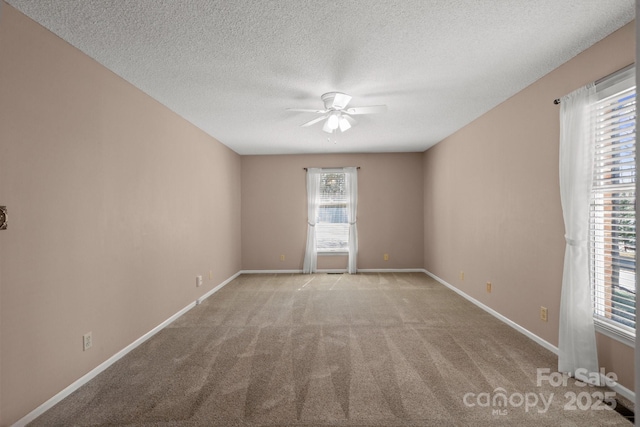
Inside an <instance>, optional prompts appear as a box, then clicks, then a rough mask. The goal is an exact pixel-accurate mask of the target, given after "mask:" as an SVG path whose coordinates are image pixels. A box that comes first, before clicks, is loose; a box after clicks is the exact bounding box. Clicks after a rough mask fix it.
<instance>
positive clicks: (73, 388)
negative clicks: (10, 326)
mask: <svg viewBox="0 0 640 427" xmlns="http://www.w3.org/2000/svg"><path fill="white" fill-rule="evenodd" d="M240 274H241V272H240V271H238V272H237V273H236V274H234V275H233V276H231V277H230V278H228V279H227V280H225V281H224V282H222V283H221V284H219V285H218V286H216V287H215V288H213V289H211V290H210V291H208V292H207V293H206V294H204V295H203V296H201V297H200V298H198V299H197V300H196V301H194V302H192V303H190V304H188V305H187V306H186V307H184V308H183V309H181V310H180V311H178V312H177V313H175V314H173V315H172V316H171V317H169V318H168V319H167V320H165V321H164V322H162V323H160V324H159V325H158V326H156V327H155V328H153V329H152V330H150V331H149V332H147V333H146V334H144V335H143V336H141V337H140V338H138V339H137V340H135V341H134V342H132V343H131V344H129V345H128V346H126V347H125V348H123V349H122V350H120V351H119V352H117V353H116V354H114V355H113V356H111V357H110V358H108V359H107V360H105V361H104V362H102V363H101V364H100V365H98V366H96V367H95V368H93V369H92V370H91V371H89V372H88V373H87V374H85V375H84V376H82V377H80V378H79V379H78V380H76V381H75V382H73V383H72V384H71V385H69V386H68V387H66V388H65V389H63V390H62V391H61V392H59V393H58V394H56V395H55V396H53V397H52V398H51V399H49V400H47V401H46V402H44V403H43V404H42V405H40V406H38V407H37V408H36V409H34V410H33V411H31V412H29V413H28V414H27V415H26V416H24V417H23V418H21V419H20V420H18V421H17V422H15V423H14V424H12V425H11V427H23V426H26V425H27V424H29V423H30V422H32V421H33V420H35V419H36V418H38V417H39V416H40V415H42V414H44V413H45V412H46V411H48V410H49V409H51V408H52V407H54V406H55V405H56V404H58V403H59V402H61V401H62V400H63V399H64V398H66V397H67V396H69V395H70V394H71V393H73V392H74V391H76V390H78V389H79V388H80V387H82V386H83V385H85V384H86V383H88V382H89V381H91V380H92V379H93V378H95V377H96V376H97V375H98V374H100V373H101V372H102V371H104V370H105V369H107V368H108V367H109V366H111V365H113V364H114V363H116V362H117V361H118V360H120V359H122V357H124V356H125V355H126V354H127V353H129V352H130V351H131V350H133V349H135V348H136V347H138V346H139V345H140V344H142V343H144V342H145V341H147V340H148V339H149V338H151V337H152V336H154V335H155V334H157V333H158V332H160V331H161V330H162V329H164V328H165V327H166V326H167V325H169V324H170V323H171V322H173V321H174V320H176V319H177V318H179V317H180V316H182V315H183V314H185V313H186V312H188V311H189V310H191V309H192V308H193V307H195V306H196V305H198V304H200V303H201V302H202V301H204V300H205V299H206V298H208V297H210V296H211V295H213V294H214V293H215V292H217V291H218V290H220V289H221V288H222V287H223V286H224V285H226V284H227V283H229V282H231V281H232V280H233V279H235V278H236V277H238V276H239V275H240Z"/></svg>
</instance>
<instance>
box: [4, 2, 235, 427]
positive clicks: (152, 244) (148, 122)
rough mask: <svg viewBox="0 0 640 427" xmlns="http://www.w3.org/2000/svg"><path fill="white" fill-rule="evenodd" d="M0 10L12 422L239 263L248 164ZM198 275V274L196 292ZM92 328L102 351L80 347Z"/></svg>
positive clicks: (7, 377) (7, 379)
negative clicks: (242, 192)
mask: <svg viewBox="0 0 640 427" xmlns="http://www.w3.org/2000/svg"><path fill="white" fill-rule="evenodd" d="M1 7H2V11H1V17H0V19H1V20H0V58H1V59H0V205H7V206H8V209H9V219H10V222H9V228H8V230H6V231H0V251H1V252H0V272H1V276H0V280H1V282H0V286H1V289H0V295H1V306H0V313H1V315H0V328H1V329H0V337H1V340H0V345H1V347H0V349H1V351H2V353H1V364H0V374H1V379H0V386H1V388H0V393H1V395H0V399H1V404H0V405H1V406H0V425H2V426H6V425H9V424H11V423H13V422H15V421H16V420H18V419H20V418H21V417H23V416H25V415H26V414H27V413H28V412H30V411H31V410H33V409H35V408H36V407H37V406H38V405H40V404H42V403H43V402H44V401H46V400H47V399H49V398H51V397H52V396H54V395H55V394H56V393H58V392H60V391H61V390H62V389H63V388H64V387H66V386H68V385H69V384H71V383H72V382H73V381H75V380H77V379H78V378H79V377H81V376H82V375H83V374H86V373H87V372H89V371H90V370H91V369H93V368H95V367H96V366H97V365H99V364H100V363H102V362H103V361H105V360H106V359H108V358H109V357H110V356H112V355H114V354H115V353H116V352H118V351H119V350H121V349H123V348H124V347H125V346H127V345H128V344H130V343H131V342H133V341H134V340H135V339H137V338H139V337H141V336H142V335H144V334H145V333H146V332H148V331H149V330H151V329H152V328H154V327H155V326H157V325H158V324H160V323H161V322H162V321H164V320H166V319H167V318H169V317H170V316H171V315H173V314H174V313H176V312H177V311H179V310H180V309H182V308H184V307H185V306H187V305H188V304H189V303H190V302H193V301H194V300H195V299H196V298H198V297H199V296H201V295H202V294H204V293H205V292H207V291H208V290H210V289H212V288H213V287H214V286H215V285H217V284H219V283H220V282H222V281H223V280H225V279H227V278H228V277H230V276H232V275H233V274H235V273H236V272H238V271H239V270H240V268H241V265H240V171H241V163H240V156H238V155H237V154H235V153H234V152H232V151H231V150H229V149H228V148H226V147H224V146H223V145H221V144H220V143H218V142H217V141H215V140H213V139H212V138H211V137H209V136H207V135H206V134H204V133H203V132H202V131H200V130H198V129H197V128H195V127H194V126H193V125H191V124H190V123H188V122H186V121H185V120H184V119H182V118H180V117H178V116H177V115H175V114H174V113H172V112H170V111H169V110H167V109H166V108H165V107H163V106H161V105H160V104H159V103H157V102H156V101H154V100H153V99H151V98H150V97H148V96H146V95H145V94H143V93H141V92H140V91H139V90H137V89H135V88H134V87H132V86H131V85H129V84H127V83H125V82H124V81H123V80H121V79H120V78H118V77H117V76H116V75H114V74H113V73H111V72H109V71H107V70H106V69H105V68H103V67H102V66H100V65H99V64H97V63H96V62H94V61H93V60H91V59H89V58H88V57H87V56H85V55H83V54H82V53H80V52H79V51H78V50H76V49H74V48H72V47H70V46H69V45H67V44H66V43H64V42H63V41H62V40H60V39H59V38H58V37H56V36H54V35H52V34H51V33H49V32H48V31H46V30H44V29H43V28H42V27H40V26H38V25H37V24H35V23H34V22H33V21H31V20H29V19H27V18H26V17H24V16H23V15H21V14H20V13H18V12H16V11H15V10H14V9H13V8H11V7H9V6H7V5H6V4H1ZM210 270H212V271H213V279H209V276H208V273H209V271H210ZM197 274H202V275H204V278H205V282H204V285H203V286H202V287H200V288H196V287H195V276H196V275H197ZM89 331H92V332H93V340H94V342H93V348H92V349H90V350H89V351H87V352H83V351H82V346H81V343H82V335H83V334H84V333H86V332H89Z"/></svg>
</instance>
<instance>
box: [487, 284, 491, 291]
mask: <svg viewBox="0 0 640 427" xmlns="http://www.w3.org/2000/svg"><path fill="white" fill-rule="evenodd" d="M487 292H488V293H491V282H487Z"/></svg>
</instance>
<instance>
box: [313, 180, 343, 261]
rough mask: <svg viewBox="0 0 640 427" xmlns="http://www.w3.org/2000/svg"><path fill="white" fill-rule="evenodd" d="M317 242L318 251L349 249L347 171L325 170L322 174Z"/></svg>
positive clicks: (317, 219) (317, 220)
mask: <svg viewBox="0 0 640 427" xmlns="http://www.w3.org/2000/svg"><path fill="white" fill-rule="evenodd" d="M318 198H319V204H318V211H317V212H318V214H317V217H316V242H317V248H318V252H346V251H348V249H349V220H348V215H347V206H348V202H349V195H348V194H347V183H346V173H345V172H323V173H322V175H321V176H320V192H319V196H318Z"/></svg>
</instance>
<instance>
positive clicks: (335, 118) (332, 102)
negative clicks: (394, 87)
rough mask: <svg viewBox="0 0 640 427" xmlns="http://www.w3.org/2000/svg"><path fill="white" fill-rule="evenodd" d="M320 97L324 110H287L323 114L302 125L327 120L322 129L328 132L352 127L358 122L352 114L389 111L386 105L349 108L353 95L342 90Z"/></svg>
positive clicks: (342, 130)
mask: <svg viewBox="0 0 640 427" xmlns="http://www.w3.org/2000/svg"><path fill="white" fill-rule="evenodd" d="M320 98H321V99H322V101H323V102H324V110H310V109H304V108H287V110H288V111H300V112H303V113H316V114H321V116H320V117H316V118H315V119H313V120H310V121H308V122H306V123H303V124H302V127H307V126H311V125H314V124H316V123H319V122H321V121H323V120H325V122H324V126H323V127H322V130H323V131H325V132H327V133H333V132H335V131H337V130H340V132H345V131H347V130H349V129H351V126H353V125H355V123H356V121H355V120H354V119H353V117H351V116H357V115H359V114H375V113H384V112H385V111H387V106H386V105H371V106H368V107H349V108H347V105H348V104H349V101H351V96H349V95H347V94H346V93H341V92H328V93H325V94H324V95H322V96H321V97H320Z"/></svg>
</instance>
